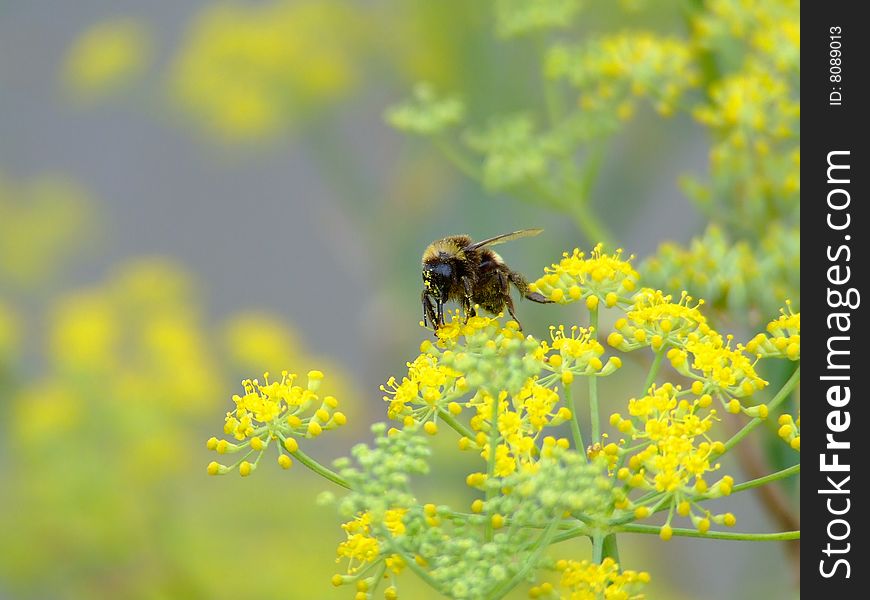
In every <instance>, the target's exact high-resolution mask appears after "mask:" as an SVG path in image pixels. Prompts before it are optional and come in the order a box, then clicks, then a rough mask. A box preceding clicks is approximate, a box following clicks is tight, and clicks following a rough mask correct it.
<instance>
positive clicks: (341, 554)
mask: <svg viewBox="0 0 870 600" xmlns="http://www.w3.org/2000/svg"><path fill="white" fill-rule="evenodd" d="M371 523H372V516H371V513H368V512H366V513H363V514H362V515H360V516H358V517H356V518H355V519H353V520H352V521H348V522H347V523H344V524H342V526H341V528H342V529H344V531H345V533H346V534H347V539H346V540H345V541H343V542H341V543H340V544H339V545H338V549H337V554H338V559H337V561H338V560H341V559H342V558H347V559H348V567H347V572H348V573H349V574H353V573H356V572H357V571H358V570H359V569H360V568H362V567H363V565H365V563H369V562H374V561H375V560H376V559H377V558H378V556H379V555H380V544H379V543H378V540H377V539H376V538H374V537H373V536H372V533H371ZM337 561H336V562H337Z"/></svg>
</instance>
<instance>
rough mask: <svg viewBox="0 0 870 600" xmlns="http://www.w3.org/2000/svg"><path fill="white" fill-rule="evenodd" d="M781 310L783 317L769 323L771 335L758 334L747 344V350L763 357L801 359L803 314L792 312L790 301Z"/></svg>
mask: <svg viewBox="0 0 870 600" xmlns="http://www.w3.org/2000/svg"><path fill="white" fill-rule="evenodd" d="M780 312H782V316H781V317H779V318H778V319H776V320H774V321H771V322H770V323H768V324H767V332H768V334H769V335H765V334H763V333H759V334H758V335H756V336H755V337H754V338H752V339H751V340H750V341H749V342H748V343H747V344H746V351H747V352H751V353H753V354H757V355H758V356H763V357H774V358H787V359H789V360H794V361H797V360H800V359H801V314H800V313H799V312H797V313H795V312H792V309H791V303H790V302H789V303H787V309H786V308H783V309H780Z"/></svg>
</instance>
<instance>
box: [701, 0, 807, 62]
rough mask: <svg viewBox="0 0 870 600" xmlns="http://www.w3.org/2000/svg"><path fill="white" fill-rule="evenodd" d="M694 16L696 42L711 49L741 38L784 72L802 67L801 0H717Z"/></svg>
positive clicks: (761, 58)
mask: <svg viewBox="0 0 870 600" xmlns="http://www.w3.org/2000/svg"><path fill="white" fill-rule="evenodd" d="M705 8H706V10H704V11H699V12H698V13H696V15H695V16H694V17H693V19H692V34H693V39H694V41H695V43H697V44H698V45H699V46H700V47H702V48H704V49H707V50H711V49H714V48H715V47H717V46H719V45H724V44H727V43H728V41H731V40H733V39H737V40H740V41H741V43H742V45H743V46H744V48H745V49H746V50H747V51H749V52H752V54H753V57H754V58H756V59H760V60H761V61H764V62H766V63H768V64H769V65H771V66H772V67H774V68H775V69H777V70H778V71H781V72H795V71H796V70H799V69H800V42H801V37H800V18H799V14H800V2H799V1H798V0H775V1H772V2H743V1H742V0H714V1H713V2H708V3H707V4H706V5H705Z"/></svg>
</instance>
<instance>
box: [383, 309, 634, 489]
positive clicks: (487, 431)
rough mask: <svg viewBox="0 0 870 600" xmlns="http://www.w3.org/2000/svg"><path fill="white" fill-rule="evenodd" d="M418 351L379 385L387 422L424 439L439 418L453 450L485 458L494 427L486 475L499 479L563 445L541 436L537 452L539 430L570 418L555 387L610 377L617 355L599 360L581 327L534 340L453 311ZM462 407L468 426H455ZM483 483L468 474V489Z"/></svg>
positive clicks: (513, 327)
mask: <svg viewBox="0 0 870 600" xmlns="http://www.w3.org/2000/svg"><path fill="white" fill-rule="evenodd" d="M420 350H421V354H420V355H419V356H418V357H417V358H416V359H414V360H413V361H412V362H409V363H407V366H408V373H407V375H406V376H405V377H403V378H402V381H401V382H399V381H397V380H396V378H395V377H391V378H390V380H389V381H387V383H386V384H385V385H383V386H381V390H382V391H383V392H384V393H385V395H384V400H385V401H386V402H388V403H389V408H388V411H387V413H388V415H389V417H390V418H391V419H395V420H401V421H402V422H403V424H404V425H405V426H406V427H411V426H414V425H415V424H418V423H422V424H423V429H424V431H426V432H427V433H430V434H435V433H437V432H438V422H439V421H446V422H447V423H448V424H449V425H450V426H451V427H453V428H454V429H457V431H459V432H460V433H461V434H462V437H461V438H460V440H459V447H460V449H462V450H478V451H479V452H480V454H481V457H482V458H483V459H484V460H485V461H488V460H489V457H490V451H491V449H490V446H491V434H493V433H494V432H493V426H494V427H495V428H496V431H497V435H496V437H497V441H496V444H495V450H494V452H495V456H494V462H495V468H494V474H495V475H496V476H499V477H506V476H508V475H510V474H511V473H514V472H516V471H517V470H519V469H534V468H535V463H536V461H537V460H538V458H539V457H540V455H542V454H544V455H545V454H547V448H548V447H550V446H554V445H556V444H560V445H562V446H563V447H565V446H567V445H568V441H567V440H565V439H559V440H557V439H556V438H547V440H549V442H547V443H544V444H543V450H542V449H541V448H539V445H538V442H539V441H540V440H541V437H542V431H543V430H544V429H545V428H547V427H555V426H558V425H561V424H562V423H564V422H566V421H567V420H569V419H571V418H572V416H573V415H572V413H571V410H570V409H569V408H568V407H566V406H564V405H560V401H561V398H560V395H559V392H558V388H557V387H555V386H556V385H558V384H559V383H562V384H564V385H570V383H571V382H572V381H573V379H574V376H575V375H579V376H589V377H600V376H606V375H610V374H611V373H613V372H614V371H616V369H618V368H619V367H620V366H621V364H622V363H621V361H620V360H619V358H617V357H611V358H609V359H607V360H606V361H605V360H602V355H603V353H604V347H603V346H602V345H601V344H600V343H599V342H598V341H596V340H595V339H594V338H593V337H592V336H591V334H590V331H589V330H587V329H583V328H579V327H573V328H572V329H571V331H570V333H568V332H567V331H566V330H565V328H564V327H559V328H556V327H552V328H551V330H550V340H549V341H538V340H536V339H535V338H533V337H532V336H526V337H524V336H523V334H522V332H520V331H519V328H518V326H517V324H516V323H515V322H513V321H508V322H507V323H506V324H505V325H504V326H501V325H500V324H499V322H498V319H496V318H491V317H485V316H476V317H471V318H469V319H468V320H467V321H464V320H463V319H462V318H461V317H460V315H459V314H458V313H454V314H453V318H452V319H450V320H449V321H448V322H447V323H445V325H444V326H442V327H440V328H439V329H438V331H437V341H436V342H435V343H434V344H433V343H432V342H430V341H424V342H423V343H422V344H421V346H420ZM465 409H471V410H472V411H473V413H474V414H473V415H472V416H471V417H470V419H469V427H468V428H466V427H464V426H462V425H460V424H458V423H457V421H456V418H457V417H459V416H460V415H461V414H462V412H463V410H465ZM494 415H495V423H493V416H494ZM548 443H549V446H548V445H547V444H548ZM485 480H486V478H485V475H484V474H483V473H472V474H471V475H469V477H468V484H469V485H471V486H472V487H481V486H483V485H484V483H485Z"/></svg>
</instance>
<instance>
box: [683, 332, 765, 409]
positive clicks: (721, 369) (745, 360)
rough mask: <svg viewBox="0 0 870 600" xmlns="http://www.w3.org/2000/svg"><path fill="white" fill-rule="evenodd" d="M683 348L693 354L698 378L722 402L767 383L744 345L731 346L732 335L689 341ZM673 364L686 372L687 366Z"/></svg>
mask: <svg viewBox="0 0 870 600" xmlns="http://www.w3.org/2000/svg"><path fill="white" fill-rule="evenodd" d="M686 351H687V352H688V353H689V354H691V355H692V357H693V360H692V362H691V368H692V369H694V370H695V371H699V372H700V378H701V379H703V380H704V381H705V382H706V383H708V384H709V385H711V386H712V387H713V388H714V389H716V390H717V391H719V392H720V393H721V395H722V397H723V401H724V400H725V399H731V398H745V397H748V396H751V395H752V394H754V393H755V392H756V391H758V390H762V389H764V388H765V387H766V386H767V382H766V381H765V380H764V379H762V378H761V377H759V376H758V374H757V373H756V372H755V367H754V364H755V363H754V362H753V361H751V360H750V359H749V357H748V356H747V355H746V353H745V352H744V348H743V346H742V345H739V344H738V345H737V347H736V348H731V336H729V337H728V338H727V340H723V339H722V336H720V335H718V334H717V335H711V336H707V337H705V338H704V339H702V340H698V341H690V342H688V343H687V344H686ZM674 366H675V368H677V370H678V371H681V372H683V373H688V372H689V371H688V366H686V365H680V366H678V365H677V364H675V365H674ZM696 377H698V376H696ZM744 412H745V409H744ZM754 416H755V415H754Z"/></svg>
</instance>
